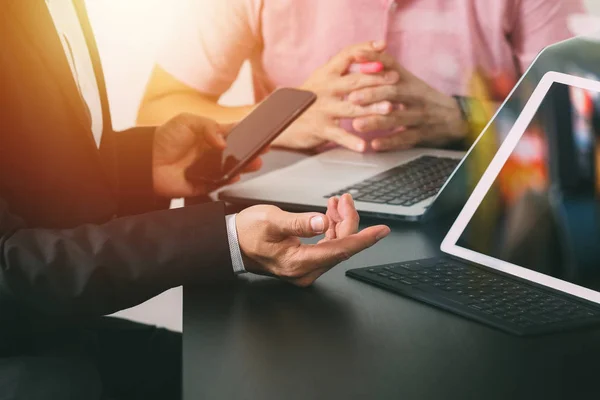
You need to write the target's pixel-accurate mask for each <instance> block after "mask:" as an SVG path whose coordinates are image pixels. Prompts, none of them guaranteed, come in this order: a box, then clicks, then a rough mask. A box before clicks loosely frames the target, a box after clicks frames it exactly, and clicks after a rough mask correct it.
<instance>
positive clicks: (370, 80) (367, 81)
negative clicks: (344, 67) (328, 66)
mask: <svg viewBox="0 0 600 400" xmlns="http://www.w3.org/2000/svg"><path fill="white" fill-rule="evenodd" d="M399 79H400V75H399V74H398V72H396V71H386V72H382V73H377V74H370V75H367V74H360V73H359V74H348V75H344V76H342V77H340V78H338V79H335V80H333V81H332V82H331V89H332V91H333V93H334V94H336V95H340V96H341V95H347V94H349V93H351V92H354V91H358V90H361V89H364V88H370V87H377V86H382V85H395V84H397V83H398V81H399Z"/></svg>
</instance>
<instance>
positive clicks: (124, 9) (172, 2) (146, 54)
mask: <svg viewBox="0 0 600 400" xmlns="http://www.w3.org/2000/svg"><path fill="white" fill-rule="evenodd" d="M185 1H188V0H127V1H123V0H86V3H87V5H88V9H89V13H90V18H91V20H92V24H93V26H94V30H95V33H96V37H97V41H98V46H99V49H100V54H101V57H102V62H103V66H104V72H105V75H106V82H107V86H108V94H109V101H110V107H111V113H112V116H113V124H114V128H115V129H116V130H122V129H126V128H128V127H131V126H132V125H134V123H135V119H136V114H137V108H138V105H139V102H140V100H141V97H142V94H143V91H144V88H145V85H146V82H147V80H148V78H149V76H150V73H151V70H152V66H153V63H154V59H155V57H156V55H157V51H158V50H159V48H160V47H161V45H162V38H163V37H165V35H166V33H167V32H168V31H169V28H170V25H171V24H172V23H173V16H174V13H175V10H177V9H178V8H179V7H180V6H181V5H182V4H183V2H185ZM195 1H203V0H195ZM223 1H227V0H223ZM323 1H325V0H323ZM564 1H570V0H564ZM586 3H587V6H588V11H589V12H590V15H591V16H589V17H585V18H577V19H576V20H574V21H573V23H572V27H573V29H575V30H576V33H578V34H581V33H589V31H590V29H598V28H597V27H598V26H600V0H586ZM252 100H253V97H252V85H251V78H250V70H249V68H248V65H246V66H245V67H244V68H243V69H242V71H241V72H240V75H239V77H238V79H237V81H236V83H235V84H234V85H233V87H232V88H231V89H230V90H229V91H228V92H227V93H226V94H225V95H224V96H223V98H222V99H221V102H222V103H223V104H227V105H243V104H249V103H251V102H252ZM181 293H182V292H181V288H177V289H173V290H170V291H168V292H166V293H164V294H163V295H161V296H158V297H156V298H154V299H152V300H150V301H148V302H146V303H145V304H142V305H141V306H138V307H135V308H132V309H129V310H125V311H122V312H120V313H118V315H120V316H123V317H126V318H130V319H133V320H136V321H140V322H146V323H151V324H156V325H159V326H164V327H167V328H170V329H173V330H177V331H181V329H182V296H181Z"/></svg>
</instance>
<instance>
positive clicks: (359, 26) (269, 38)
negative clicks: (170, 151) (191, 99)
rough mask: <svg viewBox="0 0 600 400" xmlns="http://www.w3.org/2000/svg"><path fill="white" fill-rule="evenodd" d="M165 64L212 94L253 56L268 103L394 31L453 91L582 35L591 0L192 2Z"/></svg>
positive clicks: (429, 75) (396, 52) (394, 42)
mask: <svg viewBox="0 0 600 400" xmlns="http://www.w3.org/2000/svg"><path fill="white" fill-rule="evenodd" d="M188 1H189V4H188V7H187V8H186V9H185V10H184V12H182V13H181V15H180V17H179V18H178V19H177V20H176V21H175V23H174V25H173V28H172V30H171V33H172V34H171V35H170V37H169V38H168V40H167V43H166V46H165V48H164V51H162V52H161V54H160V56H159V60H158V63H159V65H161V66H162V67H163V68H164V69H165V70H166V71H168V72H169V73H171V74H172V75H173V76H175V77H176V78H178V79H179V80H181V81H182V82H184V83H186V84H187V85H189V86H191V87H193V88H196V89H198V90H199V91H201V92H204V93H207V94H211V95H217V96H218V95H221V94H223V93H224V92H225V91H226V90H227V89H228V88H229V87H230V86H231V84H232V83H233V82H234V81H235V79H236V77H237V75H238V73H239V70H240V68H241V66H242V64H243V62H244V61H245V60H249V61H250V63H251V65H252V73H253V83H254V96H255V100H256V101H260V100H261V99H262V98H264V97H265V96H266V95H268V94H269V93H270V92H272V91H273V90H274V89H275V88H277V87H280V86H299V85H301V84H302V83H303V82H304V81H305V80H306V79H307V78H308V77H309V76H310V75H311V74H312V72H313V71H314V70H315V69H317V68H318V67H319V66H321V65H323V64H324V63H326V62H327V61H328V60H329V59H330V58H331V57H332V56H333V55H335V54H336V53H338V52H339V51H340V50H341V49H343V48H344V47H346V46H348V45H351V44H355V43H358V42H364V41H368V40H379V39H385V40H386V41H387V42H388V44H389V46H388V49H389V50H388V51H389V53H391V54H392V55H393V56H394V57H395V58H396V59H397V60H398V62H399V63H400V64H401V65H403V66H404V67H405V68H407V69H408V70H409V71H411V72H412V73H413V74H415V75H416V76H418V77H420V78H421V79H423V80H424V81H426V82H427V83H428V84H430V85H431V86H433V87H434V88H436V89H438V90H439V91H441V92H443V93H445V94H448V95H465V96H466V95H468V94H469V83H470V79H471V78H472V76H473V74H474V73H475V72H480V73H482V74H484V75H487V76H494V75H495V74H497V73H499V72H502V73H503V74H506V75H507V76H509V77H514V78H515V79H516V78H518V77H519V76H520V75H521V74H522V73H524V72H525V70H526V69H527V68H528V66H529V65H530V63H531V62H532V61H533V60H534V59H535V57H536V56H537V54H538V53H539V52H540V51H541V50H542V49H543V48H544V47H545V46H547V45H550V44H553V43H555V42H558V41H561V40H564V39H567V38H569V37H571V36H572V34H571V33H570V31H569V29H568V26H567V19H568V17H569V15H570V14H573V13H583V10H584V7H583V4H582V1H581V0H202V1H199V0H188Z"/></svg>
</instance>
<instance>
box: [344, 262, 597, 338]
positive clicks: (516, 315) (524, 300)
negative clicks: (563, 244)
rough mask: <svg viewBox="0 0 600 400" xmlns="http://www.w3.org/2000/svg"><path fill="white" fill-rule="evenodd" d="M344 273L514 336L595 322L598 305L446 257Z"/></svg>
mask: <svg viewBox="0 0 600 400" xmlns="http://www.w3.org/2000/svg"><path fill="white" fill-rule="evenodd" d="M347 275H348V276H350V277H352V278H356V279H359V280H362V281H366V282H368V283H371V284H374V285H376V286H381V287H383V288H385V289H387V290H390V291H392V292H395V293H398V294H402V295H405V296H408V297H412V298H415V299H417V300H420V301H423V302H425V303H428V304H432V305H434V306H437V307H440V308H443V309H446V310H449V311H452V312H454V313H457V314H459V315H462V316H466V317H468V318H471V319H475V320H477V321H479V322H482V323H485V324H488V325H492V326H494V327H496V328H499V329H502V330H505V331H507V332H510V333H514V334H518V335H528V334H540V333H547V332H550V331H557V330H564V329H568V328H573V327H581V326H586V325H590V324H596V323H598V322H600V307H596V306H594V305H587V304H583V303H580V302H578V301H575V300H573V299H572V298H571V297H567V296H566V295H561V294H560V293H555V292H547V291H544V290H541V289H538V288H535V287H533V286H530V285H527V284H524V283H521V282H520V281H517V280H513V279H510V278H507V277H504V276H502V275H499V274H494V273H493V272H488V271H487V270H486V271H484V270H482V269H480V268H478V267H475V266H472V265H470V264H466V263H461V262H458V261H454V260H451V259H448V258H437V259H430V260H421V261H411V262H403V263H396V264H389V265H383V266H377V267H371V268H360V269H354V270H350V271H348V272H347Z"/></svg>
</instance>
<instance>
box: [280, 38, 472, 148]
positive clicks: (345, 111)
mask: <svg viewBox="0 0 600 400" xmlns="http://www.w3.org/2000/svg"><path fill="white" fill-rule="evenodd" d="M373 63H381V64H382V65H383V67H384V69H383V71H378V72H369V71H368V70H362V71H360V72H352V71H351V66H352V65H353V64H365V65H369V64H373ZM302 88H303V89H306V90H310V91H312V92H314V93H316V94H317V96H318V100H317V102H316V103H315V104H314V105H313V106H312V107H311V108H310V109H309V110H308V111H307V112H306V113H305V114H304V115H303V116H302V117H300V118H299V119H298V121H296V122H295V123H294V124H293V125H292V126H291V127H290V128H288V130H286V131H285V132H284V133H283V134H282V135H281V136H280V137H279V138H278V139H277V140H276V141H275V142H274V145H279V146H283V147H288V148H295V149H312V148H315V147H317V146H319V145H322V144H325V143H328V142H333V143H335V144H338V145H340V146H343V147H346V148H348V149H350V150H354V151H358V152H363V151H365V150H366V149H367V148H368V147H369V145H370V146H371V148H372V149H374V150H376V151H388V150H397V149H406V148H410V147H414V146H416V145H419V144H428V145H443V144H446V143H448V142H451V141H453V140H458V139H461V138H462V137H464V136H465V135H466V134H467V130H468V126H467V123H466V121H464V119H463V115H462V112H461V110H460V107H459V105H458V103H457V102H456V101H455V99H454V98H453V97H451V96H447V95H445V94H443V93H441V92H439V91H437V90H435V89H434V88H432V87H431V86H429V85H428V84H427V83H425V82H423V81H422V80H420V79H419V78H418V77H416V76H415V75H413V74H411V73H410V72H409V71H407V70H406V69H405V68H403V67H402V66H401V65H400V64H398V62H397V61H396V60H395V59H394V58H393V57H392V56H390V55H389V54H388V53H386V52H385V43H382V42H367V43H361V44H358V45H354V46H350V47H348V48H346V49H344V50H342V51H341V52H340V53H339V54H337V55H336V56H334V57H333V58H332V59H331V60H330V61H329V62H328V63H327V64H325V65H324V66H322V67H321V68H319V69H317V70H316V71H315V72H314V73H313V74H312V75H311V77H310V78H309V79H308V80H307V81H306V82H305V83H304V85H303V86H302ZM343 119H348V120H352V126H353V129H354V130H355V131H356V132H358V133H368V132H374V131H388V132H389V133H388V135H386V136H384V137H380V138H377V139H374V140H373V141H372V142H370V143H367V142H365V140H363V139H362V138H360V137H359V136H358V135H356V134H354V133H352V132H348V131H346V130H345V129H344V128H343V127H342V126H340V120H343Z"/></svg>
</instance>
